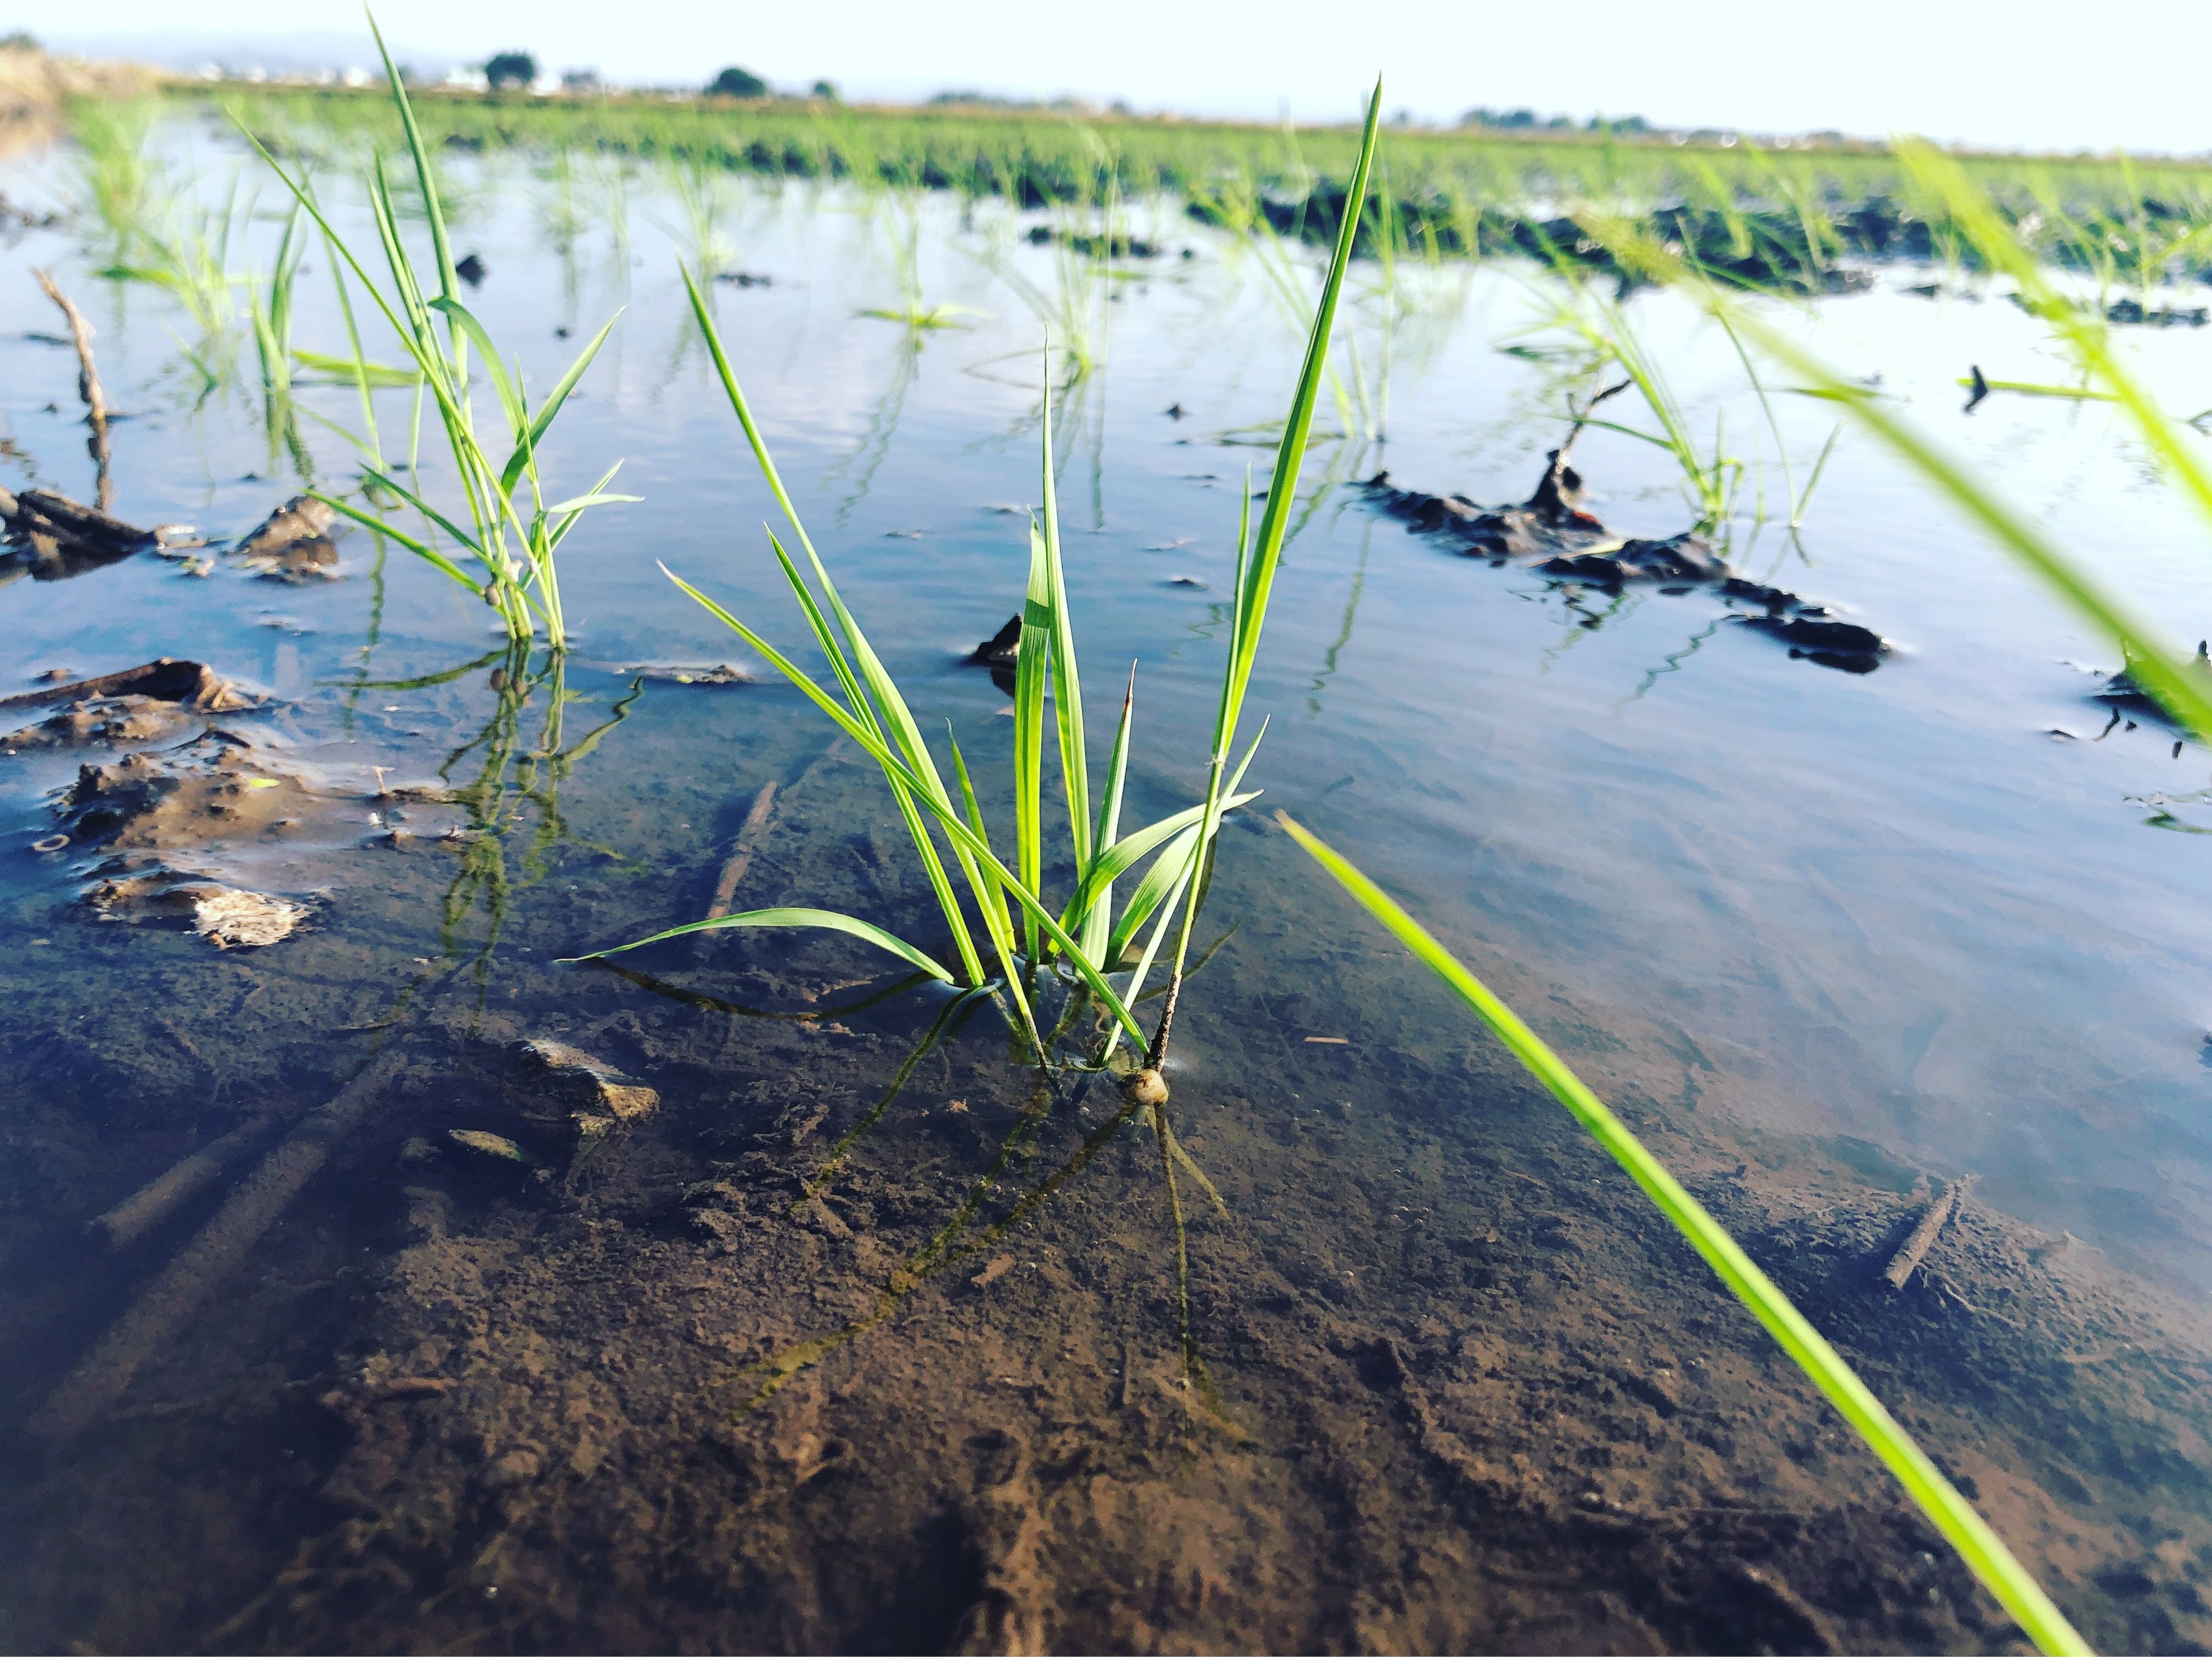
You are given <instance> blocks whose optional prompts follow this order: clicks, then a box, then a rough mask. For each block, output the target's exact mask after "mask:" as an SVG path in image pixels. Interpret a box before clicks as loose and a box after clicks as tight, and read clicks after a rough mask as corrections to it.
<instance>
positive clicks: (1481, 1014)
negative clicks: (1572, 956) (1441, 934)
mask: <svg viewBox="0 0 2212 1657" xmlns="http://www.w3.org/2000/svg"><path fill="white" fill-rule="evenodd" d="M1275 820H1276V821H1277V822H1279V823H1281V824H1282V826H1283V827H1284V829H1285V830H1287V831H1288V832H1289V834H1290V835H1291V838H1292V839H1293V840H1295V841H1297V843H1298V844H1299V845H1300V846H1302V847H1304V848H1305V850H1306V851H1307V852H1308V853H1310V854H1311V856H1312V857H1313V859H1314V860H1315V861H1316V862H1317V863H1319V864H1320V865H1322V868H1324V869H1326V870H1327V871H1328V872H1329V873H1330V874H1331V875H1332V876H1334V877H1335V879H1336V881H1337V883H1339V884H1340V885H1341V886H1342V887H1343V888H1344V889H1345V890H1346V891H1347V892H1349V893H1350V894H1351V895H1352V897H1353V899H1354V900H1355V901H1358V904H1359V905H1360V907H1363V908H1364V909H1365V910H1366V911H1367V912H1368V913H1370V914H1371V915H1373V916H1374V917H1375V918H1376V920H1379V921H1381V922H1382V923H1383V926H1384V927H1385V928H1387V929H1388V930H1389V932H1390V933H1391V935H1392V936H1394V937H1395V938H1397V939H1398V941H1399V942H1400V943H1401V944H1404V945H1405V946H1406V947H1407V949H1408V950H1411V951H1412V952H1413V955H1414V956H1415V957H1416V958H1417V959H1419V961H1420V962H1421V963H1422V964H1423V965H1424V966H1425V967H1427V968H1429V969H1430V970H1431V972H1433V973H1435V974H1436V975H1437V977H1438V978H1440V979H1442V980H1443V981H1444V983H1445V984H1446V985H1447V986H1449V988H1450V989H1451V991H1452V992H1453V993H1454V994H1455V995H1457V996H1458V997H1459V998H1460V999H1461V1000H1462V1001H1463V1002H1465V1003H1466V1004H1467V1005H1468V1008H1469V1009H1470V1010H1472V1011H1474V1015H1475V1017H1478V1018H1480V1020H1481V1021H1482V1022H1483V1023H1485V1024H1486V1025H1488V1026H1489V1027H1490V1029H1491V1031H1492V1033H1493V1034H1494V1035H1496V1036H1497V1037H1498V1040H1499V1041H1502V1042H1504V1044H1505V1047H1506V1049H1507V1051H1509V1052H1510V1053H1512V1055H1513V1056H1514V1057H1515V1058H1516V1059H1519V1060H1520V1061H1521V1063H1522V1065H1525V1066H1527V1068H1528V1072H1529V1074H1530V1075H1532V1076H1534V1077H1535V1078H1536V1079H1537V1080H1538V1081H1540V1082H1541V1083H1543V1084H1544V1085H1545V1087H1547V1089H1550V1090H1551V1093H1552V1095H1553V1097H1554V1098H1556V1099H1558V1100H1559V1102H1560V1103H1561V1104H1562V1105H1564V1106H1565V1107H1566V1109H1567V1113H1568V1114H1570V1115H1571V1116H1572V1117H1573V1118H1574V1119H1575V1120H1577V1122H1579V1123H1580V1124H1581V1125H1582V1126H1583V1128H1584V1129H1586V1130H1587V1131H1588V1132H1589V1135H1590V1137H1591V1138H1594V1139H1595V1140H1596V1141H1597V1142H1598V1144H1599V1145H1600V1146H1601V1147H1602V1148H1603V1149H1604V1150H1605V1151H1606V1152H1607V1155H1609V1156H1612V1158H1613V1160H1614V1161H1615V1162H1619V1163H1620V1166H1621V1167H1622V1168H1624V1169H1625V1170H1626V1172H1627V1174H1628V1176H1629V1177H1630V1178H1631V1179H1632V1180H1634V1181H1636V1183H1637V1185H1638V1187H1641V1188H1642V1189H1643V1192H1644V1195H1645V1196H1647V1197H1649V1198H1650V1199H1651V1201H1652V1203H1653V1205H1655V1206H1656V1207H1657V1208H1658V1210H1659V1211H1660V1212H1661V1213H1662V1214H1663V1215H1665V1216H1666V1217H1667V1218H1668V1221H1670V1222H1671V1223H1673V1225H1674V1229H1676V1230H1678V1231H1680V1233H1681V1234H1682V1235H1683V1237H1684V1238H1685V1239H1686V1240H1687V1241H1688V1242H1689V1244H1690V1246H1691V1247H1692V1248H1694V1249H1696V1250H1697V1251H1698V1253H1699V1255H1701V1256H1702V1257H1703V1258H1704V1259H1705V1263H1706V1264H1707V1265H1708V1266H1711V1267H1712V1269H1713V1272H1715V1274H1716V1275H1717V1276H1718V1277H1719V1278H1720V1279H1721V1281H1722V1282H1723V1283H1724V1284H1727V1285H1728V1287H1729V1290H1730V1291H1731V1292H1732V1293H1734V1294H1735V1296H1736V1298H1737V1299H1738V1300H1740V1301H1741V1302H1743V1303H1744V1305H1745V1306H1747V1308H1750V1310H1751V1314H1752V1315H1753V1317H1755V1318H1757V1319H1758V1320H1759V1322H1760V1323H1761V1324H1763V1325H1764V1326H1765V1328H1766V1331H1767V1332H1768V1333H1769V1334H1771V1335H1772V1336H1773V1337H1774V1339H1775V1342H1776V1344H1778V1345H1779V1346H1780V1347H1781V1348H1782V1350H1784V1352H1787V1353H1788V1354H1789V1355H1790V1358H1791V1359H1792V1360H1793V1361H1795V1362H1796V1364H1797V1366H1798V1367H1799V1368H1800V1369H1802V1370H1803V1371H1804V1372H1805V1374H1806V1375H1807V1376H1808V1378H1809V1379H1810V1380H1811V1381H1812V1382H1813V1384H1814V1386H1816V1387H1819V1388H1820V1391H1821V1393H1823V1394H1824V1395H1825V1396H1826V1399H1828V1401H1829V1402H1830V1403H1831V1404H1832V1405H1835V1407H1836V1409H1837V1410H1838V1411H1839V1412H1840V1413H1841V1414H1842V1415H1843V1417H1844V1419H1845V1420H1846V1421H1848V1422H1850V1424H1851V1425H1852V1427H1853V1428H1855V1429H1857V1432H1858V1434H1859V1436H1860V1437H1861V1438H1863V1439H1864V1440H1865V1441H1866V1442H1867V1446H1868V1448H1870V1449H1871V1450H1873V1452H1874V1453H1875V1455H1876V1456H1877V1457H1879V1458H1880V1459H1881V1462H1882V1465H1883V1466H1887V1468H1888V1469H1889V1470H1890V1472H1892V1473H1893V1474H1894V1475H1896V1478H1897V1480H1898V1483H1899V1484H1902V1485H1904V1487H1905V1494H1906V1495H1908V1496H1911V1498H1912V1500H1913V1501H1914V1502H1916V1503H1917V1505H1918V1506H1919V1508H1920V1510H1921V1511H1922V1512H1923V1513H1924V1514H1927V1515H1928V1517H1929V1520H1931V1521H1932V1522H1933V1523H1934V1524H1935V1526H1936V1528H1937V1529H1938V1530H1940V1531H1941V1532H1942V1533H1943V1535H1944V1537H1945V1538H1946V1539H1948V1541H1949V1542H1950V1544H1951V1545H1952V1546H1953V1547H1954V1548H1956V1549H1957V1550H1958V1551H1959V1556H1960V1558H1962V1559H1964V1560H1965V1561H1966V1563H1967V1565H1968V1566H1970V1567H1971V1568H1972V1570H1973V1572H1974V1574H1975V1575H1977V1576H1978V1577H1980V1578H1981V1580H1982V1581H1983V1583H1984V1586H1985V1587H1988V1588H1989V1590H1990V1593H1994V1594H1995V1595H1996V1598H1997V1599H1998V1601H1999V1603H2001V1604H2002V1605H2003V1606H2004V1608H2005V1609H2006V1610H2007V1611H2009V1612H2011V1613H2012V1616H2013V1618H2015V1620H2016V1621H2017V1622H2018V1623H2019V1624H2020V1625H2021V1628H2022V1629H2023V1630H2026V1632H2027V1635H2028V1636H2029V1638H2031V1639H2033V1641H2034V1642H2035V1643H2036V1645H2037V1647H2038V1648H2040V1649H2041V1650H2043V1651H2045V1652H2047V1653H2051V1654H2054V1657H2056V1654H2060V1653H2086V1652H2087V1651H2088V1649H2089V1647H2088V1644H2087V1642H2085V1641H2084V1640H2083V1639H2082V1638H2081V1636H2080V1635H2079V1634H2078V1633H2076V1632H2075V1630H2074V1627H2073V1625H2072V1624H2069V1622H2068V1621H2067V1620H2066V1618H2064V1617H2063V1615H2062V1614H2061V1613H2060V1612H2059V1610H2058V1608H2057V1606H2056V1605H2052V1604H2051V1600H2050V1599H2049V1598H2047V1597H2046V1596H2045V1593H2044V1592H2043V1590H2042V1588H2041V1587H2039V1586H2037V1584H2036V1581H2035V1579H2034V1578H2033V1577H2032V1576H2030V1575H2028V1574H2027V1570H2026V1569H2024V1568H2023V1567H2022V1566H2021V1563H2020V1562H2019V1561H2018V1560H2017V1559H2015V1558H2014V1557H2013V1556H2012V1553H2011V1551H2010V1550H2008V1548H2007V1547H2006V1546H2005V1545H2004V1543H2003V1542H2002V1540H2000V1539H1999V1538H1998V1537H1997V1534H1996V1532H1994V1531H1992V1530H1991V1529H1990V1527H1989V1526H1988V1524H1987V1523H1985V1522H1984V1520H1983V1519H1982V1516H1981V1515H1980V1514H1978V1513H1976V1512H1975V1511H1974V1509H1973V1508H1972V1507H1970V1506H1969V1505H1968V1504H1967V1502H1966V1498H1965V1497H1964V1496H1960V1494H1959V1492H1958V1491H1957V1490H1954V1489H1953V1488H1952V1486H1951V1482H1950V1481H1949V1480H1948V1479H1947V1478H1944V1477H1943V1475H1942V1472H1939V1471H1937V1469H1936V1464H1935V1463H1934V1462H1932V1461H1930V1460H1929V1459H1928V1457H1927V1455H1926V1454H1924V1453H1923V1451H1922V1450H1921V1448H1920V1447H1919V1446H1918V1445H1917V1444H1916V1443H1914V1442H1913V1441H1912V1437H1911V1435H1910V1434H1909V1433H1907V1432H1906V1431H1905V1429H1904V1428H1902V1427H1901V1426H1899V1424H1898V1423H1897V1422H1896V1420H1895V1419H1894V1418H1893V1417H1892V1416H1891V1415H1890V1413H1889V1411H1887V1410H1886V1409H1884V1408H1883V1407H1882V1405H1881V1400H1879V1399H1876V1398H1875V1395H1874V1394H1873V1393H1871V1392H1869V1391H1868V1390H1867V1387H1866V1383H1865V1382H1863V1381H1861V1380H1860V1379H1859V1378H1858V1375H1857V1373H1856V1372H1855V1371H1854V1370H1853V1369H1851V1367H1850V1365H1849V1364H1848V1363H1844V1360H1843V1358H1842V1357H1839V1356H1838V1354H1837V1352H1836V1350H1835V1349H1834V1348H1833V1347H1832V1346H1830V1345H1829V1344H1828V1343H1827V1342H1826V1340H1824V1339H1823V1338H1821V1336H1820V1332H1819V1331H1818V1330H1816V1329H1814V1327H1813V1326H1812V1325H1811V1324H1810V1323H1808V1322H1807V1321H1806V1320H1805V1317H1804V1314H1802V1313H1801V1312H1799V1311H1798V1309H1797V1308H1796V1306H1795V1305H1793V1304H1792V1303H1791V1302H1790V1298H1789V1296H1786V1295H1784V1293H1783V1292H1782V1291H1781V1290H1779V1289H1778V1288H1776V1287H1775V1286H1774V1284H1772V1282H1771V1281H1770V1280H1769V1279H1768V1278H1767V1276H1766V1274H1765V1272H1761V1271H1760V1270H1759V1267H1758V1266H1755V1265H1753V1263H1752V1260H1751V1258H1750V1256H1748V1255H1747V1254H1746V1253H1744V1252H1743V1250H1742V1249H1741V1247H1738V1246H1737V1244H1736V1241H1735V1238H1733V1237H1731V1236H1729V1234H1728V1232H1727V1231H1726V1230H1725V1229H1723V1228H1722V1226H1721V1224H1720V1223H1719V1222H1718V1221H1717V1220H1715V1219H1714V1218H1713V1217H1712V1216H1711V1215H1710V1214H1708V1213H1706V1212H1705V1209H1704V1207H1703V1206H1702V1205H1699V1202H1698V1200H1697V1199H1695V1198H1694V1197H1692V1196H1691V1195H1690V1193H1688V1192H1686V1191H1685V1190H1683V1189H1682V1187H1681V1186H1680V1184H1679V1183H1677V1182H1676V1181H1675V1179H1674V1175H1673V1174H1669V1173H1668V1171H1667V1169H1666V1168H1665V1167H1664V1166H1663V1165H1662V1163H1661V1162H1659V1160H1658V1159H1657V1158H1656V1157H1655V1156H1652V1155H1651V1153H1650V1151H1648V1150H1645V1149H1644V1145H1643V1143H1642V1141H1640V1140H1638V1138H1637V1137H1636V1136H1635V1135H1634V1134H1633V1133H1632V1132H1629V1130H1628V1128H1627V1127H1626V1126H1625V1125H1624V1124H1623V1123H1622V1122H1621V1120H1620V1118H1619V1117H1617V1116H1615V1115H1614V1114H1613V1113H1612V1112H1611V1111H1610V1110H1608V1109H1607V1108H1606V1107H1605V1104H1604V1103H1603V1102H1602V1101H1601V1100H1600V1099H1599V1098H1598V1096H1596V1095H1595V1094H1594V1093H1592V1092H1591V1091H1590V1090H1589V1089H1588V1088H1587V1087H1585V1086H1583V1083H1582V1080H1581V1078H1580V1077H1577V1076H1576V1075H1575V1073H1574V1072H1573V1071H1571V1070H1570V1069H1568V1068H1567V1066H1566V1065H1565V1063H1564V1062H1562V1061H1561V1059H1559V1055H1558V1054H1557V1053H1553V1051H1552V1050H1551V1048H1550V1047H1547V1046H1546V1045H1545V1044H1544V1042H1543V1041H1542V1040H1541V1039H1540V1038H1539V1037H1538V1036H1537V1035H1536V1033H1535V1032H1534V1030H1531V1029H1529V1028H1528V1026H1527V1025H1526V1024H1524V1023H1522V1022H1521V1020H1520V1018H1519V1017H1517V1016H1516V1014H1515V1013H1514V1011H1513V1010H1512V1009H1511V1008H1510V1007H1509V1006H1507V1005H1505V1004H1504V1002H1503V1001H1501V1000H1499V999H1498V997H1497V996H1496V995H1494V994H1493V993H1492V992H1491V991H1490V989H1489V987H1488V986H1486V985H1485V984H1484V983H1483V982H1482V981H1481V980H1480V979H1478V978H1476V977H1475V975H1474V974H1473V973H1471V972H1469V971H1468V969H1467V968H1465V967H1463V966H1462V965H1461V964H1460V963H1459V962H1458V961H1456V960H1455V959H1454V958H1453V956H1451V954H1450V952H1449V950H1446V949H1445V948H1444V947H1443V944H1439V943H1437V940H1436V939H1435V938H1432V937H1431V936H1430V934H1429V932H1427V931H1426V930H1425V928H1424V927H1423V926H1421V925H1420V923H1419V921H1417V920H1414V919H1413V917H1412V916H1411V915H1409V914H1407V913H1406V912H1405V910H1404V909H1402V908H1401V907H1399V906H1398V905H1397V904H1396V903H1395V902H1394V901H1392V900H1391V898H1390V897H1389V895H1388V894H1386V893H1385V892H1383V889H1381V888H1380V887H1378V886H1376V884H1375V883H1374V882H1372V881H1371V880H1370V879H1368V878H1367V877H1366V876H1365V875H1364V874H1362V873H1361V872H1360V871H1358V869H1356V868H1354V867H1353V866H1352V864H1350V863H1349V862H1347V861H1346V859H1344V858H1343V857H1342V856H1340V854H1339V853H1336V852H1335V851H1334V850H1332V849H1331V848H1330V847H1328V846H1327V845H1325V844H1323V843H1322V841H1320V840H1318V839H1316V837H1315V836H1314V835H1311V834H1310V833H1309V832H1308V831H1307V830H1306V829H1304V828H1303V827H1301V826H1300V825H1299V824H1298V823H1297V822H1293V821H1292V820H1291V818H1290V816H1288V815H1286V814H1285V813H1283V812H1280V811H1278V812H1277V813H1276V814H1275Z"/></svg>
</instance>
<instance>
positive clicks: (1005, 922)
mask: <svg viewBox="0 0 2212 1657" xmlns="http://www.w3.org/2000/svg"><path fill="white" fill-rule="evenodd" d="M945 742H946V743H947V744H950V745H951V750H952V769H953V773H954V774H955V775H956V776H957V777H958V778H959V780H960V802H961V806H962V809H963V810H965V811H966V812H967V813H968V826H969V828H970V829H973V830H975V838H976V839H978V840H980V841H983V842H984V843H985V844H988V843H989V842H990V839H991V831H990V829H987V827H985V825H984V822H983V808H982V806H981V804H980V803H979V802H978V801H977V800H976V798H975V780H973V779H972V778H970V777H969V774H968V756H966V755H965V754H963V753H962V752H961V751H960V739H959V738H958V737H956V736H954V735H953V734H952V727H951V723H950V722H949V721H948V722H947V724H946V725H945ZM1005 901H1006V898H1005V894H1004V893H1003V892H1001V891H1000V889H999V888H998V885H997V883H995V882H994V883H993V885H992V895H991V896H990V897H989V898H988V899H987V900H986V901H984V904H983V924H984V926H986V927H987V929H988V930H989V932H990V934H991V938H992V940H993V941H994V943H996V944H999V945H1000V951H1001V953H1010V952H1011V950H1012V938H1013V920H1012V917H1011V915H1010V914H1009V913H1007V911H1006V908H1005V907H1004V904H1005Z"/></svg>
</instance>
